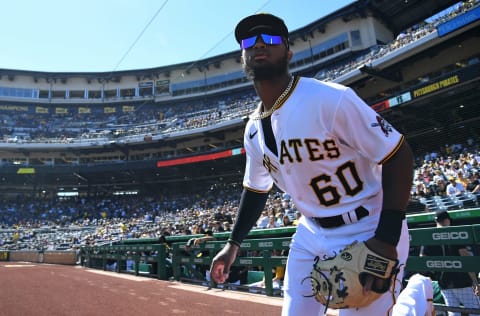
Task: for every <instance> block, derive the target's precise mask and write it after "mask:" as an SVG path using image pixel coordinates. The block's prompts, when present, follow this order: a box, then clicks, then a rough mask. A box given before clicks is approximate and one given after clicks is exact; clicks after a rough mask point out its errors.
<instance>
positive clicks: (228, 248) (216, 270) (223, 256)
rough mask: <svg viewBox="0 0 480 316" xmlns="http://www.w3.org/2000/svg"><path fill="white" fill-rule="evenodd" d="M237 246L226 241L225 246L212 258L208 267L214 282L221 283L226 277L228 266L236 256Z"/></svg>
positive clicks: (228, 270)
mask: <svg viewBox="0 0 480 316" xmlns="http://www.w3.org/2000/svg"><path fill="white" fill-rule="evenodd" d="M238 248H239V247H238V246H237V245H233V244H231V243H227V244H226V245H225V247H223V249H222V250H221V251H220V252H219V253H218V254H217V255H216V256H215V258H213V260H212V265H211V267H210V277H211V278H212V280H213V281H214V282H215V283H218V284H221V283H224V282H225V281H226V280H227V279H228V274H229V273H230V266H231V265H232V263H233V261H235V258H236V257H237V252H238Z"/></svg>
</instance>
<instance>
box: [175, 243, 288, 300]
mask: <svg viewBox="0 0 480 316" xmlns="http://www.w3.org/2000/svg"><path fill="white" fill-rule="evenodd" d="M290 241H291V238H290V237H286V238H270V239H247V240H245V241H244V242H243V243H242V245H241V248H240V252H239V256H238V257H237V258H236V259H235V261H234V263H233V265H232V266H236V267H247V268H249V270H254V269H253V267H262V268H263V274H264V276H265V294H267V295H269V296H273V295H274V291H273V285H272V279H273V273H272V269H273V268H274V267H276V266H280V265H286V262H287V257H286V256H272V251H273V250H278V251H281V250H288V249H289V247H290ZM225 243H226V241H209V242H207V243H205V244H201V245H198V246H194V247H192V248H191V250H190V251H192V250H193V253H195V252H196V251H200V252H201V251H202V250H208V255H207V256H202V257H197V256H195V255H189V254H188V253H186V252H185V250H184V247H185V244H186V243H174V244H173V245H172V247H173V262H172V266H173V275H174V279H176V280H178V281H180V280H182V281H195V280H186V278H185V277H184V274H185V271H186V270H188V269H192V268H195V267H196V266H204V267H207V269H208V267H210V264H211V262H212V259H213V257H214V256H215V254H216V253H217V252H218V251H220V250H221V249H222V248H223V247H224V246H225ZM255 252H258V255H257V256H251V254H252V253H255ZM252 275H253V274H252ZM199 277H200V283H201V282H204V283H207V284H208V286H210V287H219V288H225V287H227V288H228V287H233V286H235V288H237V289H239V290H248V289H249V288H248V286H247V284H241V285H240V286H238V285H233V284H232V285H228V284H227V285H215V284H212V282H211V281H210V282H209V281H208V280H207V279H206V275H205V274H203V275H200V276H199ZM247 279H248V276H247ZM197 281H198V280H197ZM247 281H248V280H247Z"/></svg>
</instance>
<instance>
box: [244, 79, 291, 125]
mask: <svg viewBox="0 0 480 316" xmlns="http://www.w3.org/2000/svg"><path fill="white" fill-rule="evenodd" d="M294 79H295V77H294V76H291V77H290V82H289V83H288V86H287V88H286V89H285V90H284V91H283V92H282V94H280V96H279V97H278V98H277V100H275V103H273V106H272V107H271V108H270V110H268V111H265V112H260V113H253V114H252V115H251V116H250V118H251V119H252V120H261V119H264V118H266V117H269V116H270V115H272V113H273V111H275V110H276V109H278V106H279V105H280V103H281V102H282V101H283V99H285V97H286V96H287V94H289V93H290V90H291V89H292V87H293V82H294V81H295V80H294ZM262 107H263V102H262Z"/></svg>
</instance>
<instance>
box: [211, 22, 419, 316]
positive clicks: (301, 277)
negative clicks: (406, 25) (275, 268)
mask: <svg viewBox="0 0 480 316" xmlns="http://www.w3.org/2000/svg"><path fill="white" fill-rule="evenodd" d="M235 37H236V40H237V41H238V43H239V44H240V47H241V52H242V65H243V68H244V71H245V73H246V75H247V76H248V77H249V78H250V79H252V80H253V84H254V88H255V90H256V92H257V94H258V96H259V97H260V100H261V102H260V103H259V106H258V108H257V109H256V110H255V111H254V113H253V114H252V115H251V116H250V120H249V121H248V123H247V126H246V129H245V134H244V146H245V149H246V155H247V161H246V168H245V175H244V181H243V186H244V189H243V192H242V196H241V199H240V204H239V212H238V216H237V219H236V222H235V225H234V228H233V230H232V233H231V236H230V239H229V240H228V242H227V244H226V245H225V247H224V248H223V249H222V250H221V251H220V252H219V253H218V254H217V255H216V256H215V258H214V259H213V261H212V265H211V268H210V271H211V276H212V279H213V280H214V281H215V282H217V283H223V282H225V280H226V278H227V277H228V272H229V270H230V266H231V264H232V263H233V261H234V260H235V257H236V255H237V252H238V249H239V247H240V244H241V243H242V241H243V239H244V238H245V237H246V236H247V235H248V232H249V231H250V229H251V228H252V227H253V225H254V223H255V222H256V220H257V218H258V217H259V215H260V214H261V212H262V210H263V208H264V206H265V202H266V200H267V197H268V192H269V190H270V189H271V188H272V187H273V185H274V184H275V185H276V186H278V187H279V188H280V189H282V190H283V191H285V192H287V193H288V194H289V195H290V196H291V198H292V199H293V201H294V203H295V205H296V206H297V209H298V210H299V211H300V212H301V213H302V214H303V216H302V218H301V219H300V221H299V225H298V227H297V231H296V233H295V235H294V236H293V238H292V243H291V247H290V252H289V256H288V260H287V268H286V269H287V270H286V274H285V286H284V303H283V309H282V315H289V316H291V315H302V316H306V315H320V314H321V313H324V312H325V311H326V310H327V308H329V307H332V304H329V303H330V301H331V300H332V301H333V299H335V300H338V299H340V300H342V299H345V298H351V297H354V295H353V292H352V291H350V290H351V289H348V291H347V289H345V288H342V289H341V290H342V291H343V292H341V293H343V294H342V295H340V296H341V297H340V298H339V297H338V296H339V295H338V293H340V292H332V295H327V296H323V298H322V300H323V301H325V302H324V303H319V301H317V300H318V299H317V296H318V295H317V294H318V293H316V291H317V290H318V289H319V288H321V286H316V288H317V289H315V288H313V287H314V286H313V285H314V284H317V285H319V284H321V283H320V282H318V283H316V282H309V281H307V280H308V279H309V277H310V276H311V273H312V267H313V266H314V263H315V261H318V259H320V261H321V262H324V259H331V258H334V257H335V256H337V255H338V254H340V253H341V251H343V254H344V255H346V254H347V252H346V251H344V250H345V249H344V248H345V247H346V246H348V245H350V244H352V243H353V242H355V241H357V242H358V243H359V244H362V245H366V248H364V249H367V248H368V251H372V254H373V257H374V258H377V255H378V256H379V257H378V258H380V257H382V258H383V259H381V260H380V261H378V260H377V261H375V262H374V263H375V264H376V263H379V262H380V263H381V264H380V266H377V267H381V268H382V269H383V268H384V267H385V265H383V263H384V262H388V260H389V259H393V260H395V259H396V260H398V265H396V267H398V269H397V268H396V269H395V271H396V272H398V273H395V274H392V273H390V272H389V273H388V275H389V276H391V277H392V278H393V279H395V276H396V281H395V280H393V281H391V279H388V278H382V277H378V276H375V275H372V274H369V273H363V274H362V275H361V277H357V276H359V275H355V278H354V279H355V280H360V279H361V286H360V287H359V288H357V289H352V290H353V291H357V293H361V295H360V297H362V298H363V297H370V296H371V294H372V293H373V294H375V295H376V296H375V297H376V298H375V299H374V300H373V302H371V303H370V304H369V305H366V306H362V307H360V306H361V305H365V304H363V303H361V302H360V301H361V300H362V299H359V300H358V302H356V299H354V302H353V303H352V302H351V301H350V302H349V303H348V304H343V305H341V304H338V305H333V306H340V307H339V308H342V309H339V315H356V316H361V315H368V316H372V315H376V316H377V315H388V314H389V311H391V309H392V307H393V304H394V300H395V295H398V292H399V291H400V287H401V286H400V284H401V283H400V280H401V278H402V272H403V270H402V268H403V266H404V264H405V261H406V259H407V256H408V248H409V241H408V230H407V225H406V220H405V214H404V209H405V207H406V205H407V202H408V198H409V194H410V187H411V184H412V177H413V156H412V153H411V150H410V147H409V146H408V144H407V143H406V141H405V139H404V137H403V136H402V135H401V134H400V133H399V132H398V131H397V130H395V129H394V128H393V127H392V126H391V125H390V124H389V123H388V122H386V121H385V120H384V119H382V118H381V117H380V116H379V115H378V114H377V113H376V112H375V111H373V110H372V109H371V108H370V107H369V106H368V105H366V104H365V103H364V102H363V101H362V100H361V99H360V98H359V97H358V96H357V95H356V94H355V93H354V92H353V91H352V90H351V89H349V88H347V87H345V86H342V85H339V84H334V83H324V82H320V81H318V80H315V79H311V78H305V77H296V76H292V75H290V73H289V70H288V64H289V61H290V59H291V58H292V51H290V49H289V42H288V29H287V27H286V25H285V23H284V22H283V20H282V19H280V18H278V17H276V16H274V15H271V14H264V13H261V14H255V15H252V16H248V17H246V18H244V19H243V20H241V21H240V22H239V23H238V25H237V26H236V29H235ZM364 242H365V243H364ZM342 257H347V256H343V255H342ZM353 259H355V258H353ZM375 260H376V259H375ZM325 262H326V260H325ZM385 271H386V270H385ZM385 271H383V272H385ZM392 271H393V270H392ZM322 275H325V276H327V277H330V278H331V277H332V276H333V273H329V272H325V273H323V272H322ZM337 276H340V277H339V278H337V280H335V281H333V280H328V282H330V283H328V284H330V285H332V284H333V282H337V283H338V282H340V283H342V284H343V283H344V281H345V280H344V278H342V277H341V275H338V274H337ZM349 281H350V280H349ZM322 284H323V283H322ZM342 284H340V285H338V284H337V285H335V286H341V285H342ZM326 288H330V287H329V286H326ZM373 294H372V295H373ZM357 303H358V304H357ZM356 305H358V306H356Z"/></svg>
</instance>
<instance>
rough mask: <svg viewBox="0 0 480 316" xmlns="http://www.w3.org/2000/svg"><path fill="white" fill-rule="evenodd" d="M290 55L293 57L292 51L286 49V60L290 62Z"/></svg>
mask: <svg viewBox="0 0 480 316" xmlns="http://www.w3.org/2000/svg"><path fill="white" fill-rule="evenodd" d="M292 57H293V52H292V51H291V50H288V53H287V58H288V62H290V60H291V59H292Z"/></svg>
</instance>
